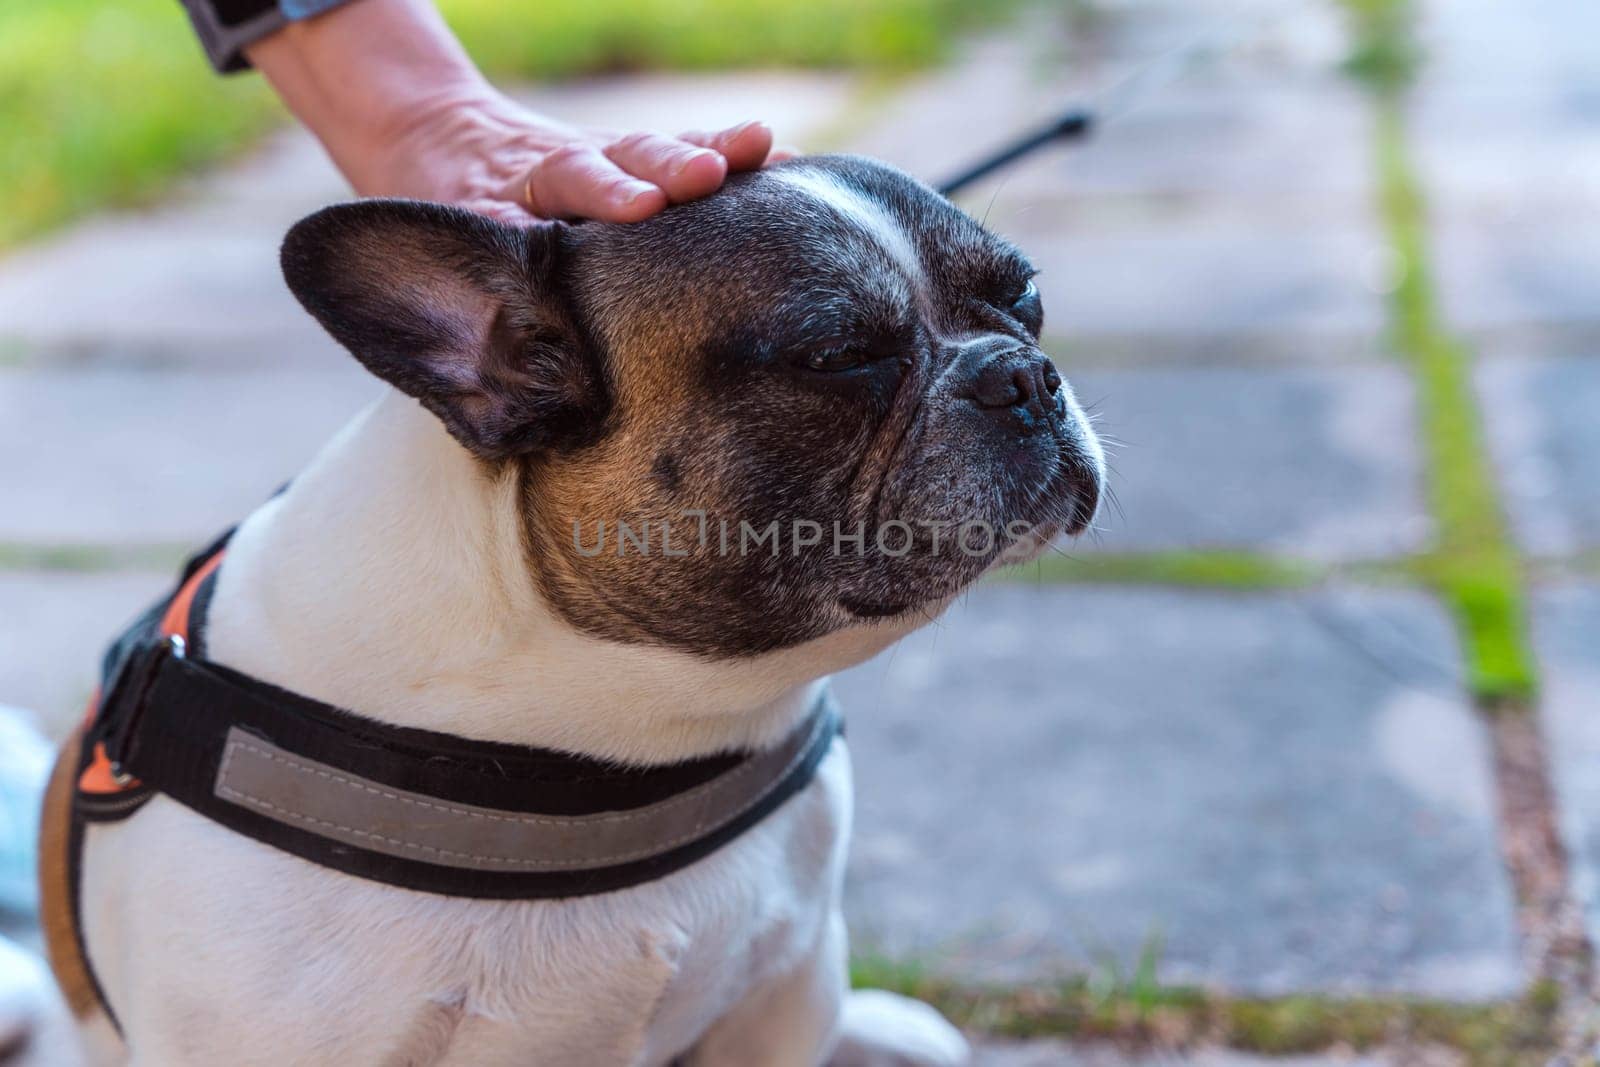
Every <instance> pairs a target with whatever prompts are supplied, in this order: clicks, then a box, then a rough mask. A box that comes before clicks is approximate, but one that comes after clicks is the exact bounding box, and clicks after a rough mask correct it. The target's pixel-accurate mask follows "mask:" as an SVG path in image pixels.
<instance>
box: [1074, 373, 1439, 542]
mask: <svg viewBox="0 0 1600 1067" xmlns="http://www.w3.org/2000/svg"><path fill="white" fill-rule="evenodd" d="M1059 355H1060V362H1061V364H1062V366H1063V367H1064V368H1065V369H1066V371H1067V374H1068V376H1069V377H1070V378H1071V380H1072V382H1073V385H1074V388H1075V389H1076V390H1077V393H1078V396H1079V399H1080V400H1082V401H1083V402H1084V403H1085V404H1087V405H1092V410H1093V411H1094V412H1095V413H1096V414H1097V415H1098V417H1099V421H1098V422H1097V423H1096V425H1097V427H1098V428H1099V429H1100V430H1101V431H1102V432H1103V433H1105V434H1107V435H1109V436H1110V437H1111V438H1112V439H1113V441H1114V442H1117V443H1116V444H1114V445H1113V448H1112V455H1111V464H1112V467H1113V468H1114V472H1113V474H1112V476H1111V486H1112V488H1113V490H1114V491H1115V493H1116V495H1117V500H1118V502H1119V503H1120V505H1121V507H1120V511H1119V510H1118V509H1116V508H1114V507H1109V506H1108V507H1106V508H1104V509H1103V510H1102V512H1101V515H1100V519H1099V526H1100V528H1101V529H1100V532H1099V533H1098V535H1096V536H1091V537H1089V538H1085V539H1082V540H1080V541H1079V542H1077V543H1076V544H1075V545H1074V546H1073V547H1071V548H1070V549H1069V551H1071V552H1072V553H1074V554H1078V553H1084V554H1088V553H1092V552H1094V551H1097V550H1107V551H1122V552H1126V551H1151V550H1156V551H1163V550H1166V551H1188V550H1195V549H1217V548H1233V549H1238V548H1249V549H1259V550H1268V551H1273V552H1282V553H1286V554H1290V555H1295V556H1302V557H1311V558H1320V559H1356V558H1363V557H1378V556H1394V555H1398V554H1403V553H1407V552H1412V551H1416V550H1417V549H1419V548H1421V547H1423V546H1424V544H1425V543H1426V541H1427V539H1428V534H1429V530H1430V523H1429V520H1428V518H1427V515H1426V512H1425V508H1424V505H1423V503H1422V494H1421V484H1422V478H1421V473H1420V470H1421V467H1420V458H1419V456H1418V449H1417V442H1416V427H1415V417H1414V393H1413V388H1412V384H1411V381H1410V379H1409V378H1408V377H1407V376H1406V375H1405V374H1404V373H1403V372H1402V371H1401V370H1400V369H1399V368H1397V367H1395V366H1392V365H1382V364H1365V365H1356V366H1348V367H1342V368H1337V369H1335V368H1313V367H1275V368H1264V367H1257V368H1252V369H1244V368H1223V367H1206V368H1199V369H1187V368H1162V369H1155V368H1149V369H1141V370H1128V371H1105V370H1090V371H1086V372H1084V373H1081V374H1079V373H1076V372H1074V371H1073V370H1072V363H1073V350H1072V349H1070V348H1069V349H1068V350H1067V351H1066V352H1064V353H1061V354H1059Z"/></svg>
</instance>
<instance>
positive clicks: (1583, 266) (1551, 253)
mask: <svg viewBox="0 0 1600 1067" xmlns="http://www.w3.org/2000/svg"><path fill="white" fill-rule="evenodd" d="M1422 12H1423V15H1424V19H1423V26H1422V28H1423V44H1424V47H1425V48H1426V51H1427V56H1428V63H1427V64H1426V66H1425V67H1424V68H1423V70H1422V75H1421V80H1420V83H1419V86H1418V92H1417V100H1416V103H1415V106H1414V107H1413V114H1412V116H1411V121H1410V133H1411V138H1412V140H1413V142H1414V144H1415V146H1416V155H1417V160H1418V165H1419V168H1420V170H1421V173H1422V176H1423V180H1424V183H1425V186H1426V191H1427V195H1428V201H1429V216H1430V223H1431V227H1432V238H1433V245H1434V261H1435V265H1436V271H1437V275H1438V281H1439V287H1440V292H1441V303H1442V307H1443V310H1444V312H1445V313H1446V315H1447V317H1448V319H1449V321H1450V322H1451V323H1452V324H1453V325H1455V326H1457V327H1460V328H1472V329H1492V328H1499V327H1504V326H1506V325H1510V324H1520V323H1526V322H1530V321H1531V322H1550V321H1553V322H1567V323H1571V322H1578V323H1593V322H1595V321H1596V320H1600V250H1597V249H1596V247H1595V243H1594V242H1593V241H1591V240H1588V239H1587V235H1588V234H1592V233H1593V232H1594V231H1595V227H1596V226H1597V225H1600V201H1597V200H1596V198H1595V196H1594V190H1595V189H1596V188H1600V69H1597V67H1596V65H1595V63H1594V48H1593V41H1594V40H1595V39H1596V38H1597V36H1600V8H1597V7H1596V5H1594V4H1587V3H1583V2H1582V0H1535V2H1533V3H1530V4H1519V5H1515V6H1507V5H1504V4H1497V3H1494V2H1493V0H1464V2H1457V0H1431V2H1429V3H1426V4H1424V5H1422Z"/></svg>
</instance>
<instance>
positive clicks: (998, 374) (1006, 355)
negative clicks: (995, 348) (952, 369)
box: [972, 348, 1061, 415]
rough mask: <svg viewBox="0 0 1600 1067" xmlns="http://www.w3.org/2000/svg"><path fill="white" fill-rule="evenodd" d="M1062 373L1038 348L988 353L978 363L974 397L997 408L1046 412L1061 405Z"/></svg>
mask: <svg viewBox="0 0 1600 1067" xmlns="http://www.w3.org/2000/svg"><path fill="white" fill-rule="evenodd" d="M1060 392H1061V375H1060V374H1059V373H1058V372H1057V371H1056V366H1055V364H1054V363H1051V362H1050V357H1049V356H1046V355H1045V354H1044V353H1043V352H1040V351H1039V350H1038V349H1036V348H1013V349H1010V350H1009V351H1002V352H996V353H994V354H992V355H990V356H988V357H987V358H986V359H985V360H984V362H983V363H982V365H980V366H979V367H978V371H977V374H976V376H975V377H974V380H973V383H972V398H973V399H974V400H976V401H977V402H978V405H979V406H980V407H985V408H991V409H995V410H1009V409H1013V408H1023V409H1029V410H1032V411H1033V412H1034V413H1035V414H1041V415H1042V414H1044V413H1045V412H1047V411H1050V410H1053V409H1054V408H1055V407H1056V406H1057V402H1056V397H1057V395H1058V394H1059V393H1060Z"/></svg>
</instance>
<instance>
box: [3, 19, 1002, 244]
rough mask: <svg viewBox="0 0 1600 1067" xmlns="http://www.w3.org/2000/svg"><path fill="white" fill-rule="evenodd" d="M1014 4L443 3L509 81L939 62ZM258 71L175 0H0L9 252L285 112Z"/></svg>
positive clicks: (147, 187)
mask: <svg viewBox="0 0 1600 1067" xmlns="http://www.w3.org/2000/svg"><path fill="white" fill-rule="evenodd" d="M1014 6H1016V0H1001V2H999V3H994V4H982V5H978V4H969V3H965V2H964V0H872V2H869V3H860V2H854V0H692V2H686V0H543V2H539V3H534V2H531V0H529V2H526V3H505V2H503V0H440V7H441V8H442V9H443V11H444V12H445V15H446V17H447V18H449V19H450V21H451V22H452V23H453V24H454V26H455V27H456V29H457V31H458V32H459V33H460V35H461V37H462V38H463V40H464V42H465V43H466V45H467V48H468V50H469V51H471V52H472V53H473V54H474V55H475V56H476V57H477V58H478V60H479V61H480V63H482V64H483V65H484V67H485V68H486V69H487V70H488V71H489V72H490V73H491V74H492V75H495V76H499V77H504V78H509V79H523V80H528V79H541V78H552V77H563V76H570V75H576V74H583V73H594V72H605V71H618V70H636V69H644V68H665V69H680V70H681V69H694V70H705V69H713V68H731V67H753V66H768V65H779V66H840V67H842V66H851V67H857V68H865V69H873V70H899V69H908V68H911V67H914V66H918V65H923V64H927V63H930V62H934V61H936V60H938V59H940V58H942V57H943V56H944V55H945V54H946V51H947V49H948V48H949V46H950V44H951V42H952V41H953V40H954V39H955V37H956V35H957V34H958V33H959V32H960V31H962V30H963V29H966V28H969V27H971V26H972V25H973V24H974V23H976V22H978V21H979V20H982V19H988V18H994V17H996V16H998V15H999V14H1001V13H1003V12H1004V11H1005V10H1007V9H1009V8H1011V7H1014ZM282 117H283V116H282V111H281V109H280V108H279V107H278V105H277V104H276V102H275V101H274V100H273V99H272V96H271V94H270V93H269V92H268V90H267V88H266V86H265V85H264V84H263V83H262V81H261V79H260V78H258V77H256V76H254V75H243V76H238V77H231V78H218V77H216V76H215V75H213V74H212V73H211V70H210V68H209V67H208V66H207V65H206V63H205V60H204V59H203V58H202V56H201V53H200V48H199V46H198V45H197V44H196V42H195V40H194V36H193V34H192V33H191V32H190V30H189V26H188V23H187V20H186V19H185V18H184V16H183V13H182V11H181V9H180V8H179V7H178V5H177V4H175V3H173V0H31V2H27V3H23V2H17V3H5V4H0V203H3V204H4V205H5V210H4V211H0V250H3V249H5V248H7V247H8V246H12V245H15V244H17V243H19V242H21V241H24V240H27V239H28V238H31V237H34V236H37V235H38V234H40V233H43V232H45V231H46V230H48V229H50V228H51V227H54V226H58V225H60V224H62V223H64V222H67V221H69V220H71V219H73V218H77V217H80V216H82V215H84V214H86V213H88V212H91V211H94V210H98V209H102V208H105V207H107V206H113V205H128V204H137V203H141V202H145V201H148V200H149V199H151V198H152V197H153V196H155V195H156V194H158V193H159V192H160V191H161V190H163V189H164V188H166V187H167V186H168V184H169V183H170V182H171V180H172V179H173V177H174V176H176V175H178V174H181V173H183V172H185V171H190V170H193V169H195V168H197V167H199V166H202V165H204V164H207V163H211V162H214V161H216V160H219V159H222V158H225V157H227V156H228V155H230V154H231V153H234V152H236V151H237V150H238V149H239V148H240V147H241V146H243V145H247V144H249V143H250V142H251V141H252V140H253V139H254V138H255V137H256V136H257V135H259V134H260V133H261V132H262V131H264V130H265V129H267V128H269V127H271V126H272V125H273V124H274V123H276V122H279V121H281V120H282Z"/></svg>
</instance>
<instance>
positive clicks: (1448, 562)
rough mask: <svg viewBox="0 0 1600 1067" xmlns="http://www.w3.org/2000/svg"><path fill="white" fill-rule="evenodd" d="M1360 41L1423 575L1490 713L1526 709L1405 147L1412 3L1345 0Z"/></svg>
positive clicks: (1493, 539)
mask: <svg viewBox="0 0 1600 1067" xmlns="http://www.w3.org/2000/svg"><path fill="white" fill-rule="evenodd" d="M1346 4H1347V7H1348V9H1349V10H1350V12H1351V17H1352V21H1353V23H1354V29H1355V36H1356V46H1355V49H1354V51H1353V53H1352V55H1351V58H1350V60H1349V63H1348V64H1347V66H1348V67H1349V69H1350V70H1351V71H1352V73H1353V74H1355V75H1356V76H1358V77H1359V78H1361V80H1362V81H1364V82H1365V83H1366V84H1367V86H1368V87H1369V89H1370V90H1371V92H1372V95H1373V98H1374V102H1375V106H1376V109H1377V116H1376V117H1377V126H1376V130H1377V134H1376V135H1377V159H1378V168H1379V175H1378V178H1379V197H1380V205H1379V206H1380V210H1381V212H1382V217H1383V223H1384V226H1385V229H1386V230H1387V232H1388V235H1389V239H1390V242H1391V244H1392V247H1393V251H1394V254H1395V258H1396V261H1397V270H1398V278H1397V284H1396V286H1395V288H1394V291H1393V293H1392V295H1391V298H1390V330H1391V339H1392V343H1393V346H1394V348H1395V349H1396V351H1397V352H1399V353H1400V354H1401V355H1402V356H1403V357H1404V358H1405V359H1407V360H1408V361H1409V363H1410V364H1411V367H1412V371H1413V373H1414V375H1415V378H1416V382H1417V390H1418V395H1419V400H1420V408H1421V410H1420V414H1421V420H1422V434H1423V440H1424V443H1425V446H1426V455H1427V459H1428V472H1429V498H1430V503H1431V507H1432V512H1433V515H1434V518H1435V520H1436V521H1437V523H1438V544H1437V547H1436V549H1435V551H1434V552H1433V553H1431V554H1430V555H1429V556H1428V557H1426V558H1425V559H1423V560H1421V561H1418V563H1417V567H1416V569H1417V573H1419V574H1421V575H1422V576H1423V577H1424V578H1425V579H1426V580H1427V581H1428V582H1429V583H1430V584H1432V585H1433V586H1434V587H1435V588H1436V589H1438V590H1439V592H1440V595H1442V596H1443V597H1444V598H1445V600H1446V602H1447V603H1448V605H1449V607H1450V610H1451V613H1452V615H1453V616H1454V618H1455V620H1456V625H1457V626H1458V628H1459V629H1460V631H1461V634H1462V639H1463V642H1464V644H1465V648H1466V659H1467V663H1468V669H1469V671H1470V682H1471V685H1472V688H1473V690H1474V692H1475V693H1476V694H1477V695H1478V696H1479V698H1480V699H1481V700H1482V701H1484V702H1485V703H1486V704H1488V705H1489V706H1491V707H1502V706H1504V707H1514V706H1522V705H1524V704H1525V703H1526V701H1527V699H1528V698H1529V697H1530V696H1531V695H1532V693H1533V691H1534V689H1535V687H1536V684H1537V674H1536V670H1535V665H1534V658H1533V654H1532V651H1531V647H1530V642H1529V638H1528V632H1527V603H1526V600H1527V597H1526V580H1525V574H1524V565H1523V562H1522V560H1521V559H1520V558H1519V556H1518V554H1517V551H1516V548H1515V545H1514V543H1513V541H1512V538H1511V534H1510V532H1509V530H1508V529H1507V525H1506V520H1505V513H1504V510H1503V507H1502V505H1501V501H1500V498H1499V493H1498V489H1497V487H1496V485H1495V479H1494V470H1493V467H1492V464H1491V462H1490V459H1489V455H1488V450H1487V448H1486V447H1485V444H1484V433H1483V425H1482V418H1481V415H1480V412H1479V410H1478V405H1477V401H1476V398H1475V397H1474V395H1473V388H1472V360H1471V354H1470V353H1469V352H1468V351H1467V350H1466V348H1465V347H1464V346H1463V345H1462V344H1461V343H1460V342H1459V341H1458V340H1456V339H1455V338H1454V337H1452V336H1451V335H1450V333H1449V331H1448V330H1447V329H1446V327H1445V325H1444V323H1443V321H1442V318H1441V316H1440V313H1439V309H1438V302H1437V297H1436V294H1435V290H1434V285H1433V279H1432V275H1431V272H1430V265H1429V262H1428V249H1427V206H1426V203H1425V202H1424V199H1423V195H1422V191H1421V188H1420V185H1419V183H1418V181H1417V178H1416V174H1415V168H1414V166H1413V165H1412V162H1411V158H1410V153H1409V150H1408V148H1407V141H1406V129H1405V117H1404V114H1405V112H1404V98H1405V93H1406V90H1407V88H1408V87H1409V85H1410V83H1411V80H1412V78H1413V76H1414V73H1415V67H1416V64H1417V62H1418V61H1419V57H1418V54H1417V50H1416V47H1415V45H1414V44H1413V43H1412V37H1411V33H1410V26H1411V17H1412V13H1411V10H1410V5H1409V4H1408V3H1407V2H1406V0H1346Z"/></svg>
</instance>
